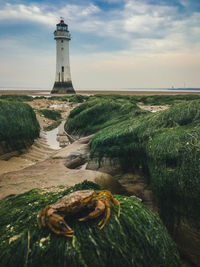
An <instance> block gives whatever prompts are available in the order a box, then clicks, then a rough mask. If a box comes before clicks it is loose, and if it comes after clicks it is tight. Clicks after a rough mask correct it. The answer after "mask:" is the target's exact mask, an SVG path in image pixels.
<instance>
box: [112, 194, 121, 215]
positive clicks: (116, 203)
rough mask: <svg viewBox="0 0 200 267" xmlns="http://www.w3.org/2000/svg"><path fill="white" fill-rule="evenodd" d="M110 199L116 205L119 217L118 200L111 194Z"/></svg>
mask: <svg viewBox="0 0 200 267" xmlns="http://www.w3.org/2000/svg"><path fill="white" fill-rule="evenodd" d="M110 200H111V201H112V203H113V204H115V205H117V206H118V217H119V216H120V202H119V201H118V200H117V199H116V198H114V197H113V196H112V197H111V199H110Z"/></svg>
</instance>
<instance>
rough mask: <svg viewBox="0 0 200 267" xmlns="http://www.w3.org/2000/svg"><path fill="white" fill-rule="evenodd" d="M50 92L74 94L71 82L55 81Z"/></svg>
mask: <svg viewBox="0 0 200 267" xmlns="http://www.w3.org/2000/svg"><path fill="white" fill-rule="evenodd" d="M51 94H76V92H75V90H74V88H73V85H72V82H71V81H70V82H55V83H54V86H53V89H52V90H51Z"/></svg>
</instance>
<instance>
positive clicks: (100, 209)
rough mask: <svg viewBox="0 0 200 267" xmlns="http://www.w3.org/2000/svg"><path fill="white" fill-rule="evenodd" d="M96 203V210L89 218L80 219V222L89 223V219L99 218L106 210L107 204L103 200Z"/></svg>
mask: <svg viewBox="0 0 200 267" xmlns="http://www.w3.org/2000/svg"><path fill="white" fill-rule="evenodd" d="M95 203H96V207H95V210H94V211H92V212H90V213H89V214H88V216H86V217H84V218H80V219H79V221H80V222H83V221H87V220H88V219H95V218H97V217H99V216H100V215H101V214H102V213H103V212H104V210H105V203H104V202H103V201H102V200H97V201H95Z"/></svg>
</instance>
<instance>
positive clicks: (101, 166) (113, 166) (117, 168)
mask: <svg viewBox="0 0 200 267" xmlns="http://www.w3.org/2000/svg"><path fill="white" fill-rule="evenodd" d="M86 169H87V170H98V171H100V172H106V173H109V174H111V175H116V174H118V173H121V171H122V170H121V165H120V162H119V159H117V158H116V159H112V160H111V159H109V158H106V157H103V158H102V160H101V162H99V159H98V158H96V157H94V158H92V159H89V161H88V164H87V166H86Z"/></svg>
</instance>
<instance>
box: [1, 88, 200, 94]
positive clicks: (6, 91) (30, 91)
mask: <svg viewBox="0 0 200 267" xmlns="http://www.w3.org/2000/svg"><path fill="white" fill-rule="evenodd" d="M50 93H51V90H0V95H8V94H20V95H32V96H50V95H51V94H50ZM76 93H77V94H84V95H96V94H104V95H110V94H115V95H117V94H119V95H147V96H148V95H188V94H190V95H200V91H195V92H194V91H179V90H174V91H172V90H169V91H158V90H155V91H153V90H152V91H147V90H146V91H145V90H142V89H141V90H135V91H134V90H131V91H127V90H123V91H122V90H121V91H118V90H76ZM51 96H54V95H51ZM55 96H62V95H59V94H56V95H55Z"/></svg>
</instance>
